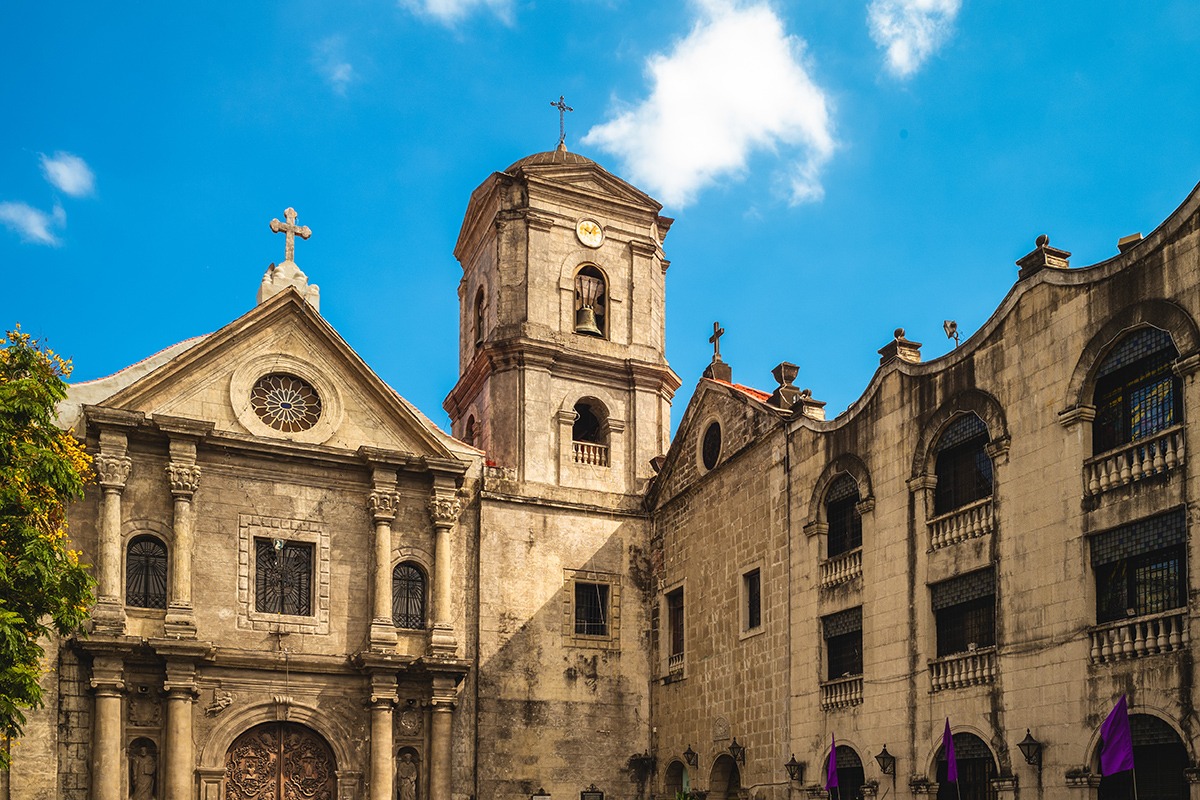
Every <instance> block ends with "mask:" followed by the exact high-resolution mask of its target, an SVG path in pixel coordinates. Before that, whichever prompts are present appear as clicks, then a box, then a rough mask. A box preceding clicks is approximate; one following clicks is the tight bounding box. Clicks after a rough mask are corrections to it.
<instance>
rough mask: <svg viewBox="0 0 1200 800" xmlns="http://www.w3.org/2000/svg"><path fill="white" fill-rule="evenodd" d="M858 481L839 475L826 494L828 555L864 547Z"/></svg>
mask: <svg viewBox="0 0 1200 800" xmlns="http://www.w3.org/2000/svg"><path fill="white" fill-rule="evenodd" d="M860 499H861V498H860V497H859V492H858V482H857V481H855V480H854V478H852V477H850V476H849V475H842V476H840V477H838V478H837V479H836V480H834V482H833V483H832V484H831V485H830V487H829V491H828V492H827V493H826V494H825V519H826V521H827V522H828V523H829V538H828V540H827V546H826V550H827V552H826V555H827V556H829V557H833V556H836V555H841V554H842V553H848V552H850V551H851V550H854V549H855V548H858V547H862V517H861V516H860V515H859V513H858V501H859V500H860Z"/></svg>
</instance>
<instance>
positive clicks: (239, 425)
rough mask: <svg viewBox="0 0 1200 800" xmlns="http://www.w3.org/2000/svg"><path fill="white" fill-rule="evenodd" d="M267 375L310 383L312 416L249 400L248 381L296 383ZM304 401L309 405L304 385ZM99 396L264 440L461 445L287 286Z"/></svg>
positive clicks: (417, 450)
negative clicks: (295, 416) (294, 415)
mask: <svg viewBox="0 0 1200 800" xmlns="http://www.w3.org/2000/svg"><path fill="white" fill-rule="evenodd" d="M272 375H276V376H290V377H291V378H293V379H299V381H302V382H303V384H305V385H307V387H309V388H311V390H312V391H313V392H315V395H316V398H317V400H318V401H319V403H320V413H319V414H318V415H316V417H315V420H314V419H313V415H312V414H309V415H308V416H306V417H303V418H301V419H300V420H299V421H296V422H291V421H289V420H288V419H287V418H281V415H280V414H278V413H276V414H272V413H271V412H270V411H269V410H266V411H264V410H263V403H262V402H256V401H252V394H253V393H254V392H255V391H256V387H257V391H258V395H259V397H263V396H264V393H267V394H266V396H267V397H268V398H269V399H272V400H273V399H277V398H278V397H279V396H283V397H285V398H286V392H288V391H293V390H294V389H295V387H296V384H290V383H287V382H284V389H283V390H282V391H283V392H284V394H282V395H280V394H279V392H280V391H281V390H280V389H279V386H280V381H279V380H266V378H267V376H272ZM301 388H303V387H301ZM272 391H274V392H276V394H275V395H271V394H269V393H270V392H272ZM303 402H307V403H309V405H310V408H311V407H315V403H314V402H313V400H312V396H311V395H305V397H304V400H303ZM99 404H100V405H103V406H105V407H107V408H116V409H121V410H125V411H134V412H140V413H142V414H144V415H146V416H147V417H149V418H151V419H153V418H154V417H155V416H156V415H157V416H160V417H173V418H182V419H188V420H196V421H200V422H204V423H210V424H212V426H213V430H214V432H218V433H229V434H234V435H240V436H245V435H250V436H253V437H255V438H259V439H266V440H270V439H279V440H282V441H287V442H292V443H296V444H302V445H303V444H308V445H317V446H321V447H326V448H337V449H344V450H358V449H359V448H360V447H369V448H378V449H382V450H388V451H395V452H401V453H408V454H412V455H415V456H427V457H435V458H454V457H457V456H459V455H460V454H459V453H457V452H454V451H456V450H458V449H459V448H457V447H454V444H455V443H454V442H453V440H452V439H450V438H449V437H448V436H447V435H446V434H444V433H443V432H441V431H440V430H438V429H437V427H436V426H435V425H434V424H433V423H432V422H430V421H429V420H428V419H426V418H425V417H424V416H422V415H421V414H420V412H418V411H416V410H415V409H414V408H413V407H412V406H411V405H410V404H409V403H407V402H406V401H405V400H403V398H401V397H400V396H399V395H398V394H397V393H396V392H395V391H394V390H393V389H392V388H391V387H389V386H388V385H387V384H386V383H385V382H384V381H383V380H382V379H380V378H379V376H378V375H376V374H375V373H374V372H373V371H372V370H371V369H370V368H369V367H368V366H367V365H366V364H365V363H364V362H363V361H362V359H361V358H359V356H358V354H356V353H355V352H354V351H353V350H352V349H351V348H350V346H349V345H347V344H346V342H345V341H344V340H343V339H342V338H341V337H340V336H339V335H338V334H337V332H336V331H334V329H333V328H332V327H331V326H330V325H329V323H328V322H326V321H325V320H324V319H323V318H322V317H321V316H320V315H319V314H318V313H317V312H316V311H315V310H314V309H313V308H312V307H311V306H309V305H308V304H307V303H306V302H304V301H303V300H302V299H301V298H300V296H299V295H298V294H297V293H296V292H295V291H294V290H292V289H288V290H286V291H284V292H282V293H281V294H278V295H276V296H275V297H273V298H271V299H270V300H268V301H266V302H265V303H263V304H261V305H259V306H257V307H255V308H254V309H253V310H252V311H250V312H249V313H247V314H245V315H244V316H242V317H240V318H239V319H237V320H235V321H234V322H232V323H230V324H229V325H226V326H225V327H224V328H222V329H220V330H218V331H216V332H215V333H212V334H210V335H209V336H207V337H205V338H204V339H203V340H202V341H201V342H199V343H198V344H195V345H194V346H192V347H190V348H188V349H186V350H184V351H183V352H182V353H180V354H179V355H177V356H176V357H174V358H172V359H170V360H169V361H167V362H166V363H164V364H162V365H160V366H159V367H157V368H156V369H154V370H153V371H151V372H150V373H148V374H146V375H144V376H143V377H141V378H139V379H138V380H136V381H134V382H133V383H131V384H130V385H128V386H126V387H124V388H123V389H120V390H119V391H117V392H116V393H115V394H113V395H112V396H111V397H109V398H107V399H106V400H103V401H102V402H101V403H99ZM276 410H277V409H276ZM289 412H290V409H289ZM288 428H292V429H291V430H288Z"/></svg>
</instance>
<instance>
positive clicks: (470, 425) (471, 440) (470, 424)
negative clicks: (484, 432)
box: [463, 415, 475, 447]
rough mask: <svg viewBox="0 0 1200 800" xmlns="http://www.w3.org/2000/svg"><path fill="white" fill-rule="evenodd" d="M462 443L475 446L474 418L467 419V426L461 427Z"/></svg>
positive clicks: (472, 416)
mask: <svg viewBox="0 0 1200 800" xmlns="http://www.w3.org/2000/svg"><path fill="white" fill-rule="evenodd" d="M463 441H464V442H466V443H467V444H469V445H471V446H472V447H474V446H475V416H474V415H471V416H469V417H467V424H466V425H465V426H463Z"/></svg>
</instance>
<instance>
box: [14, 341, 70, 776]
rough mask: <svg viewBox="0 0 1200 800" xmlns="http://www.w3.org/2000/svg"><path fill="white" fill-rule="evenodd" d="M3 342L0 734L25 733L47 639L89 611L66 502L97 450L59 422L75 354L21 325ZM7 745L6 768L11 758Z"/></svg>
mask: <svg viewBox="0 0 1200 800" xmlns="http://www.w3.org/2000/svg"><path fill="white" fill-rule="evenodd" d="M3 344H4V346H3V348H0V739H12V738H15V737H17V736H19V735H20V734H21V726H22V725H23V724H24V722H25V715H24V713H23V709H28V708H37V707H38V706H40V705H41V702H42V691H41V687H40V685H39V684H38V678H39V677H40V675H41V669H42V664H41V659H42V654H43V652H42V642H43V640H45V639H46V637H48V636H49V635H50V634H51V633H52V631H57V632H58V633H59V634H60V635H67V634H70V633H71V632H73V631H77V630H79V629H80V627H81V626H82V625H83V622H84V620H85V619H87V614H88V608H89V606H90V605H91V603H92V583H93V582H92V578H91V576H90V575H88V573H87V571H86V570H85V569H84V567H83V566H82V565H81V564H80V563H79V554H78V552H76V551H74V550H71V549H70V542H69V540H68V539H67V515H66V508H67V504H68V503H70V502H71V501H73V500H77V499H79V498H80V497H82V496H83V487H84V485H85V484H86V483H87V482H88V481H90V480H91V479H92V464H91V462H92V459H91V457H90V456H89V455H88V454H87V453H86V452H85V451H84V449H83V446H82V445H81V444H80V443H79V442H78V441H77V440H76V439H75V437H74V436H72V435H71V434H70V433H68V432H67V431H64V430H61V429H60V428H58V427H57V426H56V425H55V424H54V409H55V406H56V405H57V404H58V403H59V401H61V400H62V399H63V398H65V397H66V395H67V385H66V383H65V382H64V379H65V378H66V377H67V376H68V375H70V373H71V365H70V362H68V361H64V360H63V359H62V358H60V357H59V356H57V355H56V354H55V353H54V352H53V351H52V350H48V349H43V348H42V347H41V346H40V345H39V343H38V342H35V341H33V340H32V339H31V338H30V336H29V334H26V333H22V332H21V330H20V327H18V328H17V330H15V331H9V332H8V334H7V336H6V338H5V341H4V343H3ZM6 750H7V748H3V749H0V769H7V768H8V754H7V752H6Z"/></svg>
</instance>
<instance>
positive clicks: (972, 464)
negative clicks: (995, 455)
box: [933, 414, 992, 514]
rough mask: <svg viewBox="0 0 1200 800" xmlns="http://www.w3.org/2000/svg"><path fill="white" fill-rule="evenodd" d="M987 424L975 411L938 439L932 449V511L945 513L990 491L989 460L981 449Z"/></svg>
mask: <svg viewBox="0 0 1200 800" xmlns="http://www.w3.org/2000/svg"><path fill="white" fill-rule="evenodd" d="M988 441H989V437H988V429H987V426H986V425H984V424H983V420H981V419H980V418H979V417H978V416H976V415H975V414H964V415H962V416H960V417H958V418H957V419H955V420H954V421H953V422H951V423H950V424H949V425H948V426H947V427H946V430H945V431H943V432H942V435H941V436H940V437H939V438H938V443H937V446H936V447H935V448H934V451H935V452H936V453H937V461H936V463H935V465H934V474H935V475H937V488H936V489H935V491H934V503H933V505H934V514H946V513H949V512H951V511H953V510H954V509H956V508H961V507H963V506H965V505H968V504H970V503H974V502H975V501H976V500H982V499H983V498H985V497H990V496H991V494H992V460H991V459H990V458H989V457H988V454H987V451H986V450H985V449H984V448H985V447H986V445H987V443H988Z"/></svg>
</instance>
